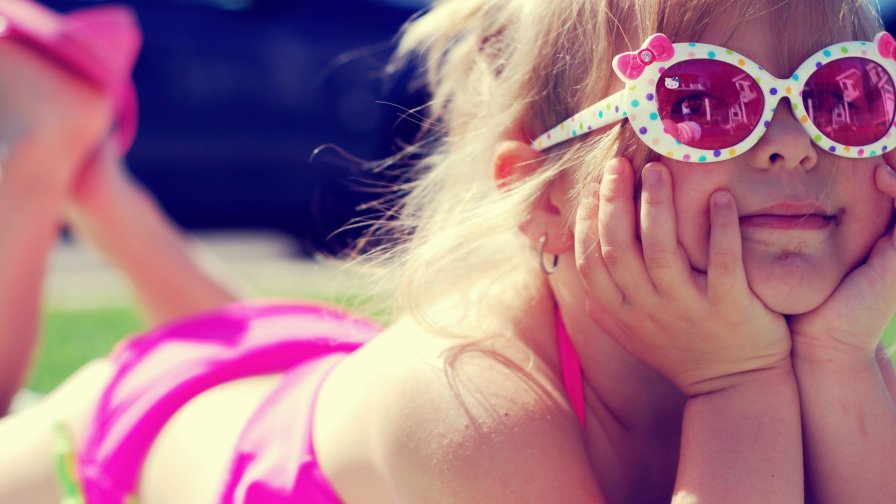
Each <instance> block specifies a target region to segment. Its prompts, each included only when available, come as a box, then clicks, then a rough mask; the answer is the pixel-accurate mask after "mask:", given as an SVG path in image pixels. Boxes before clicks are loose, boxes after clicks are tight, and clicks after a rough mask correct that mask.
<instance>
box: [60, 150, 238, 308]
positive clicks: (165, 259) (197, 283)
mask: <svg viewBox="0 0 896 504" xmlns="http://www.w3.org/2000/svg"><path fill="white" fill-rule="evenodd" d="M69 216H70V221H71V223H72V225H73V227H74V230H75V232H76V233H77V234H78V235H80V236H82V237H84V238H86V239H87V240H88V241H90V242H91V243H93V244H94V245H95V246H96V247H97V248H98V249H99V250H100V251H101V252H103V254H104V255H106V257H108V259H109V260H110V261H111V262H112V263H114V264H115V265H116V266H118V267H119V268H121V269H122V270H123V271H124V273H125V274H126V275H127V276H128V278H129V279H130V281H131V283H132V284H133V286H134V288H135V290H136V291H137V295H138V296H139V298H140V300H141V302H142V304H143V307H144V309H145V311H146V313H147V315H148V316H149V317H150V319H151V322H152V323H155V324H157V323H162V322H166V321H170V320H174V319H177V318H180V317H183V316H185V315H189V314H192V313H197V312H201V311H204V310H209V309H213V308H216V307H219V306H221V305H224V304H227V303H230V302H232V301H235V300H237V299H239V296H238V295H237V293H236V289H235V288H234V287H233V285H235V282H233V281H231V280H228V281H226V282H225V281H224V276H225V275H224V273H223V272H220V271H215V272H212V271H209V270H208V268H204V267H203V266H202V265H200V261H199V257H197V252H196V251H195V250H194V249H192V248H191V246H190V244H189V243H188V242H187V241H186V240H185V239H184V237H183V236H182V235H181V234H180V233H179V232H178V230H177V229H176V228H175V226H174V225H173V224H172V223H171V221H170V220H169V219H168V218H167V216H166V215H165V214H164V213H163V211H162V210H161V209H160V208H159V207H158V205H157V204H156V202H155V201H154V200H153V198H152V196H151V195H150V194H148V193H147V192H146V191H145V190H144V189H143V188H141V187H139V186H138V185H137V184H136V183H135V182H134V181H133V180H132V179H130V178H129V176H128V175H127V174H126V171H125V169H124V167H123V166H122V160H121V158H120V156H118V155H116V154H115V153H114V151H112V150H111V149H106V150H104V152H103V154H102V155H101V156H100V157H99V158H98V159H97V162H96V163H94V164H93V165H92V166H91V167H90V168H89V169H88V170H86V172H85V173H84V174H83V175H82V176H81V179H80V180H79V181H78V183H77V185H76V188H75V193H74V204H73V206H72V208H71V209H70V212H69Z"/></svg>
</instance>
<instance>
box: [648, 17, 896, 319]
mask: <svg viewBox="0 0 896 504" xmlns="http://www.w3.org/2000/svg"><path fill="white" fill-rule="evenodd" d="M764 18H765V16H758V17H756V18H754V19H752V20H748V21H747V22H745V23H743V24H742V25H740V27H739V28H738V29H737V30H736V31H735V32H734V34H733V36H730V37H729V35H730V34H731V30H730V25H728V26H725V24H724V23H716V24H715V25H714V26H716V27H717V28H716V29H715V30H714V29H713V28H710V29H709V30H708V31H707V33H706V36H704V37H703V39H702V40H700V42H707V43H711V44H717V45H721V46H724V47H727V48H730V49H733V50H735V51H737V52H740V53H741V54H744V55H746V56H748V57H750V58H752V59H753V60H754V61H756V62H757V63H758V64H760V65H762V66H763V67H764V68H766V69H768V70H769V71H770V72H772V73H773V74H776V75H777V76H779V77H781V76H786V75H789V74H790V72H791V71H792V70H793V69H794V68H796V67H797V65H798V64H799V63H800V62H798V61H790V62H787V61H783V60H785V59H786V58H781V57H779V55H778V52H777V48H778V47H779V46H780V40H779V39H778V35H779V34H778V33H775V32H774V30H773V29H772V28H771V27H770V23H768V22H767V21H768V20H767V19H765V21H766V22H763V19H764ZM711 26H713V25H711ZM788 65H789V66H788ZM662 161H663V162H664V163H665V164H666V165H667V166H668V167H669V169H670V171H671V173H672V180H673V184H674V191H675V193H674V196H675V209H676V215H677V220H678V223H679V224H678V226H679V227H678V231H679V239H680V242H681V244H682V246H683V247H684V249H685V250H686V252H687V254H688V257H690V259H691V263H692V265H693V267H694V268H696V269H699V270H701V271H705V270H706V265H707V254H708V245H709V211H708V209H709V197H710V195H711V194H712V193H713V192H715V191H717V190H719V189H726V190H728V191H729V192H730V193H731V194H732V195H733V197H734V200H735V202H736V203H737V209H738V212H739V213H740V216H741V236H742V240H743V259H744V266H745V268H746V273H747V279H748V281H749V284H750V287H751V288H752V290H753V292H755V293H756V295H757V296H758V297H759V298H760V299H761V300H762V301H763V302H764V303H765V304H766V305H767V306H768V307H769V308H771V309H772V310H775V311H777V312H780V313H785V314H796V313H804V312H806V311H809V310H812V309H813V308H815V307H817V306H818V305H820V304H821V303H822V302H823V301H824V300H825V299H827V297H828V296H829V295H830V294H831V293H832V292H833V291H834V289H835V288H836V287H837V285H839V283H840V281H841V280H842V279H843V278H844V276H845V275H846V274H847V273H849V272H850V270H852V269H853V268H854V267H856V266H857V265H858V264H859V263H861V262H862V261H863V260H864V258H865V257H866V255H867V254H868V252H869V251H870V250H871V247H872V246H873V245H874V243H875V242H876V240H877V239H878V238H879V237H880V236H881V235H883V234H884V232H885V231H886V230H887V226H888V223H889V222H890V217H891V213H892V211H893V203H892V200H888V199H887V198H886V197H885V196H884V195H883V194H882V193H880V192H879V191H878V190H877V189H876V187H875V183H874V169H875V167H876V166H878V165H881V164H884V160H883V158H880V157H878V158H871V159H846V158H841V157H837V156H834V155H832V154H829V153H827V152H823V151H819V150H818V149H816V148H815V147H814V144H813V143H812V141H811V139H810V138H809V136H808V134H807V133H806V132H805V131H804V130H803V128H802V127H801V126H800V124H799V123H798V122H797V119H796V118H795V117H794V116H793V114H792V113H791V111H790V107H789V106H788V104H787V103H784V102H782V103H781V106H779V107H778V109H777V111H776V112H775V115H774V119H773V120H772V122H771V124H770V125H769V127H768V130H767V132H766V134H765V136H764V137H762V139H761V140H760V141H759V143H758V144H756V145H755V146H754V147H753V148H752V149H750V150H749V151H748V152H746V153H744V154H743V155H741V156H738V157H736V158H734V159H731V160H728V161H722V162H718V163H712V164H708V165H700V164H695V163H684V162H681V161H675V160H671V159H666V158H663V160H662Z"/></svg>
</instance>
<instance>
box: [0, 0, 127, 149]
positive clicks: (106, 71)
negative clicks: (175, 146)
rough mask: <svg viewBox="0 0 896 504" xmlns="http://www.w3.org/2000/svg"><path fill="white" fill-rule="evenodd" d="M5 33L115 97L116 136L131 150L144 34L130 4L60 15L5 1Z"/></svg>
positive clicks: (22, 0)
mask: <svg viewBox="0 0 896 504" xmlns="http://www.w3.org/2000/svg"><path fill="white" fill-rule="evenodd" d="M0 36H2V37H9V38H13V39H15V40H17V41H19V42H21V43H22V44H24V45H25V46H27V47H29V48H31V49H33V50H35V51H37V52H39V53H40V54H42V55H44V56H46V57H48V58H50V59H52V60H54V61H55V62H56V63H57V64H59V65H60V66H63V67H65V68H66V69H68V70H70V71H72V72H74V73H75V74H76V75H78V76H79V77H82V78H84V79H87V80H88V81H90V82H92V83H94V84H96V85H97V86H98V87H99V88H100V89H102V90H103V91H104V92H106V93H109V94H110V95H111V96H113V97H114V99H115V103H116V114H117V117H118V129H117V131H116V140H117V142H118V146H119V148H120V150H121V152H122V153H124V152H126V151H127V150H128V149H129V148H130V146H131V144H132V143H133V141H134V137H135V136H136V133H137V93H136V91H135V89H134V84H133V82H132V81H131V72H132V71H133V68H134V64H135V63H136V61H137V56H138V55H139V53H140V47H141V45H142V42H143V36H142V33H141V31H140V28H139V26H138V25H137V20H136V17H135V15H134V13H133V11H132V10H131V9H130V8H128V7H125V6H117V5H107V6H98V7H88V8H84V9H80V10H77V11H75V12H72V13H70V14H65V15H61V14H58V13H56V12H54V11H52V10H50V9H48V8H46V7H44V6H42V5H40V4H38V3H35V2H31V1H29V0H0Z"/></svg>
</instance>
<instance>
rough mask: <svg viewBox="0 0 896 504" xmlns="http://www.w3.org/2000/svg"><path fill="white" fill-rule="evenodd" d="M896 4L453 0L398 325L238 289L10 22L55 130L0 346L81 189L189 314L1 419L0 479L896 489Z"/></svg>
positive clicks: (101, 228) (861, 493)
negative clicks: (890, 10) (238, 295)
mask: <svg viewBox="0 0 896 504" xmlns="http://www.w3.org/2000/svg"><path fill="white" fill-rule="evenodd" d="M881 30H882V28H881V25H880V21H879V19H878V18H877V16H876V14H875V12H874V11H873V9H872V7H871V6H870V5H869V4H868V3H866V2H863V1H858V0H857V1H843V0H823V1H819V0H811V1H810V0H789V1H788V0H776V1H770V2H737V1H725V0H653V1H639V2H618V1H610V0H588V1H582V0H552V1H550V2H533V1H529V0H442V1H438V2H436V3H435V5H434V6H433V7H432V8H431V9H430V10H429V11H428V12H427V13H425V14H424V15H422V16H421V17H419V18H417V19H415V20H414V21H412V22H411V23H410V24H409V25H408V27H407V29H406V31H405V32H404V35H403V38H402V42H401V47H400V51H399V52H400V57H403V56H405V55H409V54H411V53H412V52H415V51H419V52H421V53H422V54H423V55H424V56H425V61H426V65H425V69H426V76H427V82H428V84H429V87H430V91H431V92H432V96H433V101H432V103H431V104H430V106H429V109H428V112H429V120H430V121H431V124H436V125H438V127H436V128H433V129H434V130H438V131H437V132H434V133H433V136H432V137H431V144H430V145H428V146H427V148H428V156H427V157H426V158H425V159H424V160H423V161H422V162H421V163H420V164H419V166H418V167H417V168H416V172H415V175H416V177H417V178H416V182H414V184H413V185H411V186H410V188H409V191H408V192H407V194H406V196H404V198H403V199H402V200H401V202H400V205H399V207H398V209H397V210H396V212H397V215H398V218H397V219H391V220H386V221H385V222H384V223H383V224H382V225H381V226H380V228H379V234H378V235H377V236H374V237H373V238H377V240H373V241H374V242H376V243H380V240H379V239H380V238H390V239H392V242H391V243H389V245H388V246H387V247H384V248H383V249H382V250H375V251H373V252H370V253H369V255H368V256H366V259H368V260H370V261H371V262H372V263H373V264H374V265H376V266H377V267H378V268H379V269H380V271H382V275H381V276H380V277H379V279H378V287H379V288H380V292H381V293H382V296H384V297H387V298H388V300H389V303H390V304H391V305H392V306H393V307H395V314H394V317H393V319H394V322H393V323H392V324H390V325H389V326H388V327H386V328H383V329H380V328H378V327H377V326H376V325H374V324H373V323H371V322H369V321H366V320H364V319H362V318H360V317H357V316H354V315H350V314H347V313H344V312H342V311H340V310H338V309H335V308H327V307H321V306H316V305H311V304H307V303H273V302H255V303H240V302H236V301H235V297H234V296H233V295H232V294H231V293H230V292H229V291H228V289H227V288H225V287H223V286H221V284H220V283H218V282H217V281H216V280H215V279H214V278H212V277H211V276H208V275H206V274H204V273H203V272H202V271H200V270H199V269H198V268H197V267H196V266H195V265H194V263H193V262H192V261H191V259H190V257H189V255H188V254H186V253H185V252H184V251H185V250H186V249H185V247H184V246H183V244H182V242H181V241H180V239H179V238H178V237H177V234H176V233H175V232H174V231H173V230H172V229H171V228H170V226H168V225H167V224H166V221H165V220H164V218H163V217H162V216H161V214H160V213H159V212H158V210H157V209H156V208H155V206H154V205H153V204H152V202H151V200H149V199H147V198H145V197H141V196H139V195H140V190H139V189H137V188H136V187H135V186H134V185H133V184H132V183H131V182H129V181H128V180H127V178H126V177H124V176H123V172H122V171H121V170H120V168H119V166H118V165H119V163H120V160H119V159H118V156H117V155H116V153H115V150H112V149H103V150H102V155H100V156H99V157H95V158H93V161H92V162H90V163H87V165H88V166H87V168H86V169H82V165H83V164H84V163H85V162H86V160H87V159H88V158H89V155H90V153H91V152H93V150H95V146H96V145H97V144H99V143H100V142H101V140H100V139H101V138H102V137H103V136H104V134H105V132H106V131H108V128H109V123H110V116H112V114H111V113H110V112H109V110H110V106H109V100H108V99H104V95H103V94H102V93H98V92H97V91H96V90H95V89H89V88H85V87H84V86H81V87H78V82H76V80H77V79H75V78H74V77H72V76H71V75H64V74H62V73H60V72H59V71H57V70H55V69H54V68H53V67H52V65H48V64H46V63H45V62H44V61H42V60H40V58H38V57H35V56H34V55H33V54H29V53H27V52H25V51H24V50H23V49H21V48H20V47H19V46H17V45H16V43H15V42H9V41H0V51H2V52H0V58H2V60H3V61H4V62H6V61H9V63H5V64H4V65H18V67H21V68H23V69H27V70H29V72H27V73H25V72H18V73H16V72H8V73H6V72H5V73H4V75H2V76H0V110H3V111H4V114H2V115H0V117H3V121H4V124H5V123H6V122H10V123H16V122H18V123H16V124H17V125H23V126H24V128H23V130H24V131H28V132H33V133H31V134H30V135H24V136H22V137H20V138H22V140H20V141H12V142H7V144H6V145H7V149H8V157H7V159H6V160H5V164H4V174H3V179H2V180H0V278H3V280H4V281H3V282H2V284H0V341H2V342H3V348H4V349H5V352H6V351H9V352H11V353H7V354H5V355H4V357H3V358H2V360H0V362H4V363H9V362H21V361H23V360H25V359H24V358H23V357H22V356H24V355H27V352H28V347H30V343H29V342H30V341H31V340H32V339H33V336H32V335H33V333H34V331H35V329H34V328H35V318H36V317H35V312H36V308H35V306H36V304H37V301H36V300H37V292H38V291H39V283H40V275H41V265H42V263H43V260H44V258H45V257H46V254H47V250H48V249H49V247H50V246H51V243H52V239H53V235H54V226H55V223H56V221H57V219H58V218H59V215H60V214H61V211H62V208H63V204H64V202H65V201H66V198H70V200H71V202H72V204H73V215H74V224H75V226H76V229H78V230H79V232H81V233H82V234H83V235H84V236H86V237H87V238H88V239H91V240H93V241H95V242H96V243H97V245H98V246H99V247H100V248H101V249H102V250H104V251H105V252H106V253H107V254H109V256H110V258H111V259H112V260H113V261H114V262H115V263H116V264H118V265H119V266H120V267H122V268H123V269H124V270H125V272H126V273H128V275H129V276H130V277H131V278H132V280H133V282H134V285H135V286H136V288H137V291H138V293H139V294H140V295H141V296H142V299H143V300H144V301H145V302H146V305H147V307H148V312H149V313H150V314H152V315H153V316H154V318H155V320H156V321H158V322H160V323H163V324H162V325H161V326H160V327H158V328H156V329H154V330H152V331H150V332H149V333H147V334H145V335H142V336H138V337H137V338H135V339H133V340H130V341H128V342H126V343H124V344H123V345H122V346H120V347H119V348H118V349H117V350H116V351H115V352H114V354H113V355H112V356H111V357H110V358H109V359H108V360H102V361H97V362H94V363H92V364H90V365H88V366H87V367H86V368H85V369H83V370H82V371H79V372H78V373H77V374H76V375H75V376H73V377H72V378H71V379H70V380H69V381H68V382H67V383H65V384H63V385H62V386H61V387H60V388H59V389H58V390H57V391H56V392H54V394H52V395H51V396H50V397H48V398H47V399H46V400H45V401H44V402H43V403H42V404H40V405H38V406H36V407H34V408H33V409H31V410H27V411H25V412H23V413H21V414H19V415H18V416H11V417H8V418H6V419H4V420H2V421H0V446H2V447H3V449H2V450H0V502H4V503H5V502H29V503H31V502H35V503H36V502H53V501H58V499H59V497H60V495H61V494H63V493H64V494H70V495H75V494H77V493H80V492H83V494H84V495H85V496H86V502H89V503H90V504H105V503H116V504H117V503H121V502H125V500H126V499H128V498H131V497H135V498H136V500H137V501H138V502H141V503H145V504H152V503H188V502H189V503H193V502H247V503H261V502H264V503H273V502H287V501H289V502H313V503H332V502H340V501H341V502H346V503H379V502H382V503H393V502H407V503H420V502H427V503H428V502H463V503H486V502H487V503H492V502H539V503H542V502H559V503H593V502H607V503H641V502H645V503H652V502H669V501H672V502H676V503H692V502H710V503H715V502H725V503H756V502H762V503H770V502H782V503H796V502H804V501H807V500H808V501H811V502H819V503H821V502H832V503H837V502H848V503H852V502H861V503H872V502H894V501H896V478H893V477H892V475H893V474H894V472H896V457H894V456H893V455H894V453H896V408H894V402H893V397H894V395H896V375H894V372H893V368H892V366H891V364H890V362H889V359H888V358H887V356H886V355H885V353H884V352H883V351H882V350H881V345H880V338H881V335H882V333H883V331H884V328H885V327H886V325H887V323H888V322H889V320H890V318H891V317H892V315H893V313H894V309H896V243H894V241H893V238H892V225H891V220H892V219H891V218H892V215H893V208H894V207H893V201H894V197H896V174H894V172H893V171H892V170H891V169H890V168H889V165H892V164H893V162H889V163H888V161H889V159H888V158H891V157H892V156H891V154H890V153H889V151H891V150H892V149H893V147H894V146H896V136H894V135H893V132H892V125H893V122H894V110H896V104H894V100H896V86H894V82H896V61H894V56H896V52H894V49H896V40H894V39H893V38H892V37H891V36H889V35H887V34H885V33H880V32H881ZM18 67H10V68H18ZM35 82H39V83H41V86H40V87H38V86H35V85H34V83H35ZM14 98H15V99H14ZM20 100H29V101H27V103H42V104H44V103H48V104H52V105H53V107H54V108H55V109H56V110H60V111H63V112H65V113H66V115H65V117H68V118H69V119H67V122H65V123H64V124H62V125H61V126H63V127H56V128H48V127H47V126H46V125H47V124H49V123H51V122H53V121H50V120H49V119H47V118H46V116H35V115H32V114H30V112H28V111H27V110H24V111H23V110H19V109H16V108H15V107H12V105H11V104H14V103H21V101H20ZM7 110H10V111H11V112H8V113H7ZM72 118H77V119H72ZM81 121H86V123H89V124H90V128H87V127H84V126H82V125H81ZM55 124H58V121H57V122H56V123H55ZM51 133H52V134H51ZM894 161H896V160H894ZM407 189H408V188H402V190H407ZM297 281H299V279H297ZM184 317H186V318H184ZM10 349H11V350H10ZM6 355H16V356H17V357H7V356H6ZM4 365H7V364H4ZM7 376H13V374H10V373H8V374H7ZM17 380H20V377H16V376H13V377H12V378H10V379H9V381H10V382H11V383H13V385H16V384H17V383H19V381H17ZM66 432H68V433H71V435H72V436H73V446H74V448H73V451H74V452H75V453H76V455H75V457H74V459H75V460H74V467H67V466H66V464H68V463H70V462H71V460H68V459H66V458H65V457H64V456H63V457H62V459H61V461H56V462H54V461H55V460H57V459H54V442H55V441H54V440H57V439H63V440H65V439H66V438H65V436H63V437H62V438H58V437H57V434H58V433H63V434H64V433H66ZM62 442H63V445H64V441H62ZM62 448H63V449H62V450H61V451H62V452H63V453H65V452H66V450H65V449H64V448H66V447H65V446H62ZM57 451H58V450H57ZM54 463H59V464H61V465H62V467H61V469H60V470H59V471H54ZM54 472H58V473H60V474H61V477H62V478H61V481H62V482H63V484H62V485H61V486H60V485H58V484H56V483H53V482H52V481H53V478H54V477H53V475H54Z"/></svg>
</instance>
